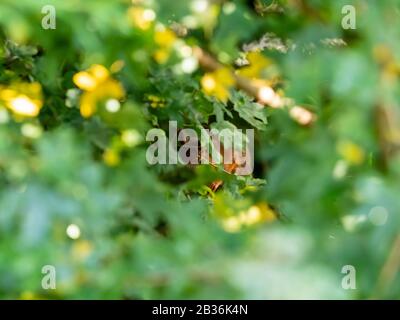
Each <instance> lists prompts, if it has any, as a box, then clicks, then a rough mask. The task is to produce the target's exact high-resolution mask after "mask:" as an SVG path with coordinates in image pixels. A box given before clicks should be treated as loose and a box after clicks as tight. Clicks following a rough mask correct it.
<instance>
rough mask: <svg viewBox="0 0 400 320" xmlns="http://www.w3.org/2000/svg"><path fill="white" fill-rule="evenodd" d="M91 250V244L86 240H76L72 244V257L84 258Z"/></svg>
mask: <svg viewBox="0 0 400 320" xmlns="http://www.w3.org/2000/svg"><path fill="white" fill-rule="evenodd" d="M92 251H93V245H92V244H91V243H90V242H89V241H87V240H78V241H76V242H74V244H73V246H72V257H73V258H74V259H76V260H79V261H82V260H85V259H86V258H87V257H88V256H89V255H90V254H91V253H92Z"/></svg>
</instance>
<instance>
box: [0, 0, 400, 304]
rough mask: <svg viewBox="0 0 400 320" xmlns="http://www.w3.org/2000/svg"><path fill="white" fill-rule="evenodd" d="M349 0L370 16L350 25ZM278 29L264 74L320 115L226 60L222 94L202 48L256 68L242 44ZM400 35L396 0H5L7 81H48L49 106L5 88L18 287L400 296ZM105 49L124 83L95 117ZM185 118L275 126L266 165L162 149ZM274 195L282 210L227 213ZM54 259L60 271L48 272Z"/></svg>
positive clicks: (35, 291) (9, 281) (2, 192)
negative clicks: (91, 83) (171, 160)
mask: <svg viewBox="0 0 400 320" xmlns="http://www.w3.org/2000/svg"><path fill="white" fill-rule="evenodd" d="M348 4H351V5H353V6H354V7H355V8H356V13H357V15H356V18H357V28H356V29H355V30H344V29H343V28H342V26H341V21H342V18H343V16H344V15H343V14H342V7H343V6H344V5H348ZM45 5H53V6H54V7H55V9H56V22H57V24H56V29H54V30H52V29H48V30H46V29H44V28H42V25H41V23H42V19H43V17H44V16H45V15H46V13H42V11H41V10H42V7H43V6H45ZM165 30H168V31H165ZM168 32H169V33H168ZM271 33H273V34H275V35H276V39H275V40H277V39H278V41H281V42H280V43H281V45H282V46H283V47H284V49H282V46H279V45H276V43H277V42H273V43H275V47H271V48H270V47H268V46H267V47H265V48H264V50H262V51H260V52H259V53H260V54H261V55H262V56H263V57H264V58H265V59H267V60H265V61H268V62H265V65H264V64H263V63H264V62H263V61H264V60H262V58H260V57H259V58H258V59H259V60H258V61H259V63H260V65H262V66H263V67H262V68H261V67H260V70H258V69H257V70H255V71H257V72H258V71H262V72H261V73H260V74H259V75H258V76H257V78H258V80H262V81H267V82H263V83H268V85H271V86H273V87H274V89H276V90H277V92H280V94H281V95H284V96H285V97H290V99H293V101H295V103H296V104H298V105H301V106H304V107H306V108H307V109H308V110H309V111H310V112H312V113H313V119H314V121H312V123H307V125H304V123H303V125H302V123H301V121H300V123H299V122H296V121H295V120H294V119H293V114H291V113H290V111H289V108H287V107H284V108H271V107H268V106H267V107H265V108H263V109H262V110H260V109H259V104H257V103H256V102H254V101H253V98H252V97H249V96H246V94H245V93H243V91H240V92H239V89H238V88H233V86H231V87H229V86H230V84H231V82H230V80H229V79H228V78H229V76H226V75H221V74H211V73H210V74H209V75H208V77H211V78H212V79H214V80H215V81H216V82H217V85H219V84H221V85H220V86H217V87H215V88H213V90H214V89H215V90H214V91H212V92H213V93H212V94H211V95H210V94H209V92H207V88H205V86H204V83H205V84H207V83H206V82H204V81H203V82H202V79H203V80H204V79H207V78H204V75H205V73H206V72H209V70H206V68H203V67H204V66H202V65H201V64H200V65H198V61H197V60H196V59H197V58H196V57H195V56H194V55H193V52H192V49H193V48H195V47H201V48H202V49H203V50H204V51H206V52H209V53H210V54H211V55H212V56H214V57H215V59H216V60H219V62H220V63H223V64H224V65H225V66H226V68H228V69H229V70H232V68H235V69H238V70H240V69H241V68H240V67H238V66H235V65H236V63H237V60H238V59H240V58H243V57H244V52H243V50H242V49H243V45H244V44H249V43H252V42H254V41H258V40H259V39H261V38H262V36H263V35H265V34H271ZM399 36H400V6H399V2H398V1H396V0H386V1H368V0H335V1H333V0H332V1H326V0H309V1H307V0H282V1H280V0H276V1H270V0H255V1H244V0H243V1H242V0H235V1H222V0H221V1H219V0H209V1H208V0H188V1H169V0H148V1H145V0H144V1H128V0H126V1H125V0H114V1H108V0H87V1H78V0H69V1H61V0H46V1H44V0H43V1H42V0H21V1H15V0H2V1H1V3H0V41H1V47H0V59H1V60H0V92H3V96H4V95H5V94H6V93H4V92H5V91H4V90H7V88H14V89H15V87H12V86H13V85H14V84H15V83H31V84H32V83H39V84H40V86H41V88H42V96H36V97H35V98H37V99H40V101H42V104H43V106H42V107H41V106H40V113H39V115H38V116H36V117H21V116H19V115H17V114H15V113H13V112H12V109H10V106H7V103H10V101H8V102H7V99H6V98H3V101H1V100H0V122H1V123H0V297H1V298H18V299H19V298H22V299H24V298H27V299H31V298H37V299H55V298H60V299H106V298H110V299H120V298H123V299H150V298H161V299H164V298H170V299H171V298H172V299H174V298H180V299H188V298H190V299H204V298H225V299H231V298H232V299H233V298H235V299H238V298H240V299H279V298H283V299H290V298H291V299H304V298H321V299H326V298H333V299H364V298H395V299H396V298H400V277H399V276H398V270H399V265H400V261H399V258H398V252H400V247H399V241H398V240H396V239H397V237H398V235H399V222H400V221H399V210H400V200H399V191H400V179H399V178H400V170H399V167H400V157H399V153H398V149H399V146H400V138H399V135H400V134H399V130H400V121H399V119H400V118H399V114H400V113H399V112H400V110H399V102H398V101H399V79H398V76H399V72H400V48H399V46H400V43H399V41H398V39H399ZM335 39H336V40H335ZM338 39H339V40H340V41H339V40H338ZM338 43H339V44H341V45H337V44H338ZM343 43H345V44H343ZM279 48H281V49H282V50H280V49H279ZM193 50H194V49H193ZM260 59H261V60H260ZM250 62H251V63H253V62H252V61H250ZM254 63H256V62H254ZM93 65H102V66H105V67H106V68H107V69H108V70H110V72H111V73H110V75H109V78H108V79H111V78H112V79H114V80H115V81H117V82H118V83H120V84H121V86H122V87H123V88H124V97H123V98H122V99H119V97H114V96H113V93H112V92H111V91H112V90H111V89H110V87H109V86H108V84H107V85H106V84H102V87H99V88H100V89H98V91H97V93H96V94H97V95H96V97H101V98H99V100H98V101H97V103H95V104H93V105H92V106H94V107H95V108H96V111H95V113H94V115H93V116H90V117H84V116H82V115H81V113H80V110H79V108H80V102H79V101H81V102H82V100H80V99H81V98H82V96H83V94H85V93H86V91H85V90H83V89H82V86H81V85H79V81H77V80H74V75H77V74H78V75H79V74H80V73H79V72H83V71H84V70H88V69H89V68H90V67H91V66H93ZM250 66H251V65H250ZM261 69H262V70H261ZM250 71H251V70H250ZM250 71H249V70H248V71H247V72H250ZM80 75H82V74H80ZM75 79H76V78H75ZM209 79H210V78H209ZM232 81H233V80H232ZM249 81H250V80H249ZM105 83H108V82H105ZM228 87H229V88H228ZM14 89H13V90H14ZM81 89H82V90H81ZM2 90H3V91H2ZM15 90H17V89H15ZM29 90H33V91H34V88H33V87H32V88H31V89H29ZM107 90H108V91H109V92H107ZM87 92H89V91H87ZM210 92H211V91H210ZM26 94H27V95H28V93H26ZM29 94H30V93H29ZM32 94H33V93H32ZM102 94H104V95H107V97H108V94H109V95H110V96H109V98H116V99H117V100H120V101H119V102H118V101H116V100H115V99H112V103H114V105H115V103H117V106H118V108H119V109H118V108H117V109H118V110H117V109H116V110H112V111H113V112H110V107H107V102H105V101H103V100H104V99H102V97H103V96H102ZM212 95H215V96H216V97H217V98H218V97H220V98H223V97H225V96H229V97H230V98H227V99H226V101H223V100H224V99H220V100H222V101H218V100H217V99H216V98H215V97H212ZM0 98H1V95H0ZM33 99H34V98H33V97H31V101H34V100H33ZM35 101H36V100H35ZM37 107H38V108H39V103H38V104H37ZM81 108H82V106H81ZM291 115H292V116H291ZM294 118H296V117H294ZM168 120H176V121H177V122H178V126H179V128H184V127H189V128H194V129H200V128H203V127H204V128H208V127H213V126H217V127H218V126H233V127H237V128H252V127H254V128H256V129H257V130H256V139H255V171H254V173H253V175H252V176H246V177H240V176H236V175H232V174H227V173H226V172H223V171H222V170H216V169H215V168H212V167H211V166H206V165H202V166H198V167H193V166H189V167H185V166H182V165H176V166H175V165H168V166H161V165H160V166H150V165H149V164H148V163H147V162H146V157H145V152H146V148H147V147H148V143H147V142H145V136H146V132H147V130H148V129H150V128H153V127H157V128H162V129H164V130H167V128H168ZM218 180H221V181H223V184H222V186H221V187H220V188H218V190H216V191H215V190H212V189H211V188H210V185H211V184H212V183H213V182H215V181H218ZM214 191H215V192H214ZM259 203H264V204H265V203H268V205H269V207H270V208H273V210H274V211H275V212H276V213H277V215H278V219H277V221H275V222H273V223H267V222H265V223H258V224H256V225H254V226H253V225H252V226H249V227H245V228H242V229H240V230H239V232H229V231H232V230H227V229H226V228H224V224H223V221H224V217H225V216H226V215H228V216H237V215H238V214H240V212H241V210H247V209H248V208H249V207H252V206H254V205H257V204H259ZM71 224H72V225H76V226H78V227H79V230H80V234H79V235H73V234H72V235H71V234H68V232H66V230H67V228H68V226H70V225H71ZM44 265H53V266H55V267H56V270H57V289H56V290H44V289H43V288H42V286H41V281H42V277H43V274H42V273H41V270H42V267H43V266H44ZM345 265H352V266H354V267H355V269H356V271H357V273H356V280H357V282H356V284H357V288H356V289H355V290H345V289H343V288H342V285H341V283H342V278H343V277H344V276H345V275H344V274H342V273H341V271H342V267H343V266H345Z"/></svg>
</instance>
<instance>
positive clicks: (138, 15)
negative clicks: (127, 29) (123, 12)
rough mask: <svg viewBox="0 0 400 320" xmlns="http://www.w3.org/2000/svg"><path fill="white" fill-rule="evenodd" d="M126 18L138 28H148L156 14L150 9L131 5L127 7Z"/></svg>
mask: <svg viewBox="0 0 400 320" xmlns="http://www.w3.org/2000/svg"><path fill="white" fill-rule="evenodd" d="M128 18H129V19H130V21H132V23H133V24H134V25H135V26H136V27H138V28H139V29H142V30H148V29H149V28H150V27H151V25H152V23H153V21H154V20H155V18H156V14H155V12H154V11H153V10H151V9H145V8H142V7H131V8H129V9H128Z"/></svg>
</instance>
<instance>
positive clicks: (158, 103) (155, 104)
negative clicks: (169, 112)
mask: <svg viewBox="0 0 400 320" xmlns="http://www.w3.org/2000/svg"><path fill="white" fill-rule="evenodd" d="M147 101H148V102H149V104H150V106H151V107H152V108H163V107H165V100H164V99H163V98H161V97H158V96H155V95H152V94H149V95H147Z"/></svg>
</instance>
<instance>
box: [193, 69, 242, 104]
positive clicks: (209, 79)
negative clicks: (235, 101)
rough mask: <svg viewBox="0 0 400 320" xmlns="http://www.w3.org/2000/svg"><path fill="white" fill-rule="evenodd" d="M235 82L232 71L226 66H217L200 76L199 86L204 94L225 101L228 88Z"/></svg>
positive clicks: (227, 96)
mask: <svg viewBox="0 0 400 320" xmlns="http://www.w3.org/2000/svg"><path fill="white" fill-rule="evenodd" d="M234 84H235V79H234V77H233V75H232V72H231V71H230V70H229V69H228V68H219V69H217V70H215V71H214V72H208V73H205V74H204V75H203V77H202V78H201V87H202V89H203V91H204V93H205V94H207V95H209V96H214V97H216V98H217V99H219V100H221V101H223V102H226V101H227V100H228V98H229V89H230V88H231V87H232V86H233V85H234Z"/></svg>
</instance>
